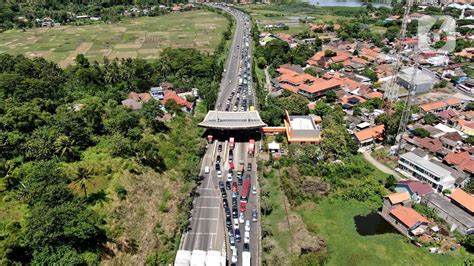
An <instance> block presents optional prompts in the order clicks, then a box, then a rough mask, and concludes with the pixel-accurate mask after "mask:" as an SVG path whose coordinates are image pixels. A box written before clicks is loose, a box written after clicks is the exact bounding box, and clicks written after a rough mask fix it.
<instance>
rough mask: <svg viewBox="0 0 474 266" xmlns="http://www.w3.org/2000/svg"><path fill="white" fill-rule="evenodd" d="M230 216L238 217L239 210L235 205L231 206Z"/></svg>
mask: <svg viewBox="0 0 474 266" xmlns="http://www.w3.org/2000/svg"><path fill="white" fill-rule="evenodd" d="M232 218H234V219H237V218H239V210H238V209H237V206H232Z"/></svg>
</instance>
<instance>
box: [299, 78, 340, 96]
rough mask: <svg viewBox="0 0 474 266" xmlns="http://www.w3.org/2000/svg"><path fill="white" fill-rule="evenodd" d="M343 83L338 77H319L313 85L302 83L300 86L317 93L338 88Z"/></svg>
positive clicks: (302, 88)
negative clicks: (327, 78)
mask: <svg viewBox="0 0 474 266" xmlns="http://www.w3.org/2000/svg"><path fill="white" fill-rule="evenodd" d="M341 85H342V83H341V81H340V80H338V79H330V80H325V79H317V80H315V82H313V84H311V85H307V84H302V85H301V86H300V89H301V90H303V91H306V92H308V93H317V92H323V91H326V90H330V89H337V88H339V87H340V86H341Z"/></svg>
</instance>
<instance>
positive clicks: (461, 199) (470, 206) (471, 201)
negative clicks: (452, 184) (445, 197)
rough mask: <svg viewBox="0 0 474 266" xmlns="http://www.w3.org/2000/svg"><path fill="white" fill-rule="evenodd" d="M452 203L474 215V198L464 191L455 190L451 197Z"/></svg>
mask: <svg viewBox="0 0 474 266" xmlns="http://www.w3.org/2000/svg"><path fill="white" fill-rule="evenodd" d="M449 198H450V199H451V203H453V204H455V205H457V206H458V207H460V208H461V209H463V210H464V211H466V212H467V213H469V214H470V215H474V197H473V196H472V195H470V194H469V193H467V192H465V191H464V190H462V189H459V188H457V189H454V190H453V191H452V193H451V195H450V196H449Z"/></svg>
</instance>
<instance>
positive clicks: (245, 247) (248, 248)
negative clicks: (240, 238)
mask: <svg viewBox="0 0 474 266" xmlns="http://www.w3.org/2000/svg"><path fill="white" fill-rule="evenodd" d="M244 251H250V244H249V243H245V244H244Z"/></svg>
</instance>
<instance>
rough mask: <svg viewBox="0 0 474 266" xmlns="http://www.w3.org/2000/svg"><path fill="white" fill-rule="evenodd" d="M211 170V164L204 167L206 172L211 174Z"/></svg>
mask: <svg viewBox="0 0 474 266" xmlns="http://www.w3.org/2000/svg"><path fill="white" fill-rule="evenodd" d="M209 171H211V169H210V168H209V166H206V167H204V173H206V174H209Z"/></svg>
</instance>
